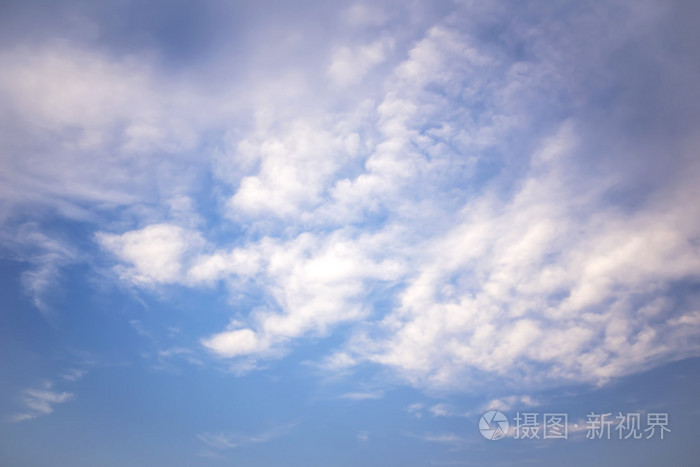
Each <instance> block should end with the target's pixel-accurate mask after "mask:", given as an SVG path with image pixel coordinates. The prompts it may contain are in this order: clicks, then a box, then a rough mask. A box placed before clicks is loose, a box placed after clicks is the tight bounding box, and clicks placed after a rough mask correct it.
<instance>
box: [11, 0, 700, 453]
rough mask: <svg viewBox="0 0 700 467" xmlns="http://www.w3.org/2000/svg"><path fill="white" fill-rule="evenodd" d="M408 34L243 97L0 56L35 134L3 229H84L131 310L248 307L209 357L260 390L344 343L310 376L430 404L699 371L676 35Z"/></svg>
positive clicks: (591, 19)
mask: <svg viewBox="0 0 700 467" xmlns="http://www.w3.org/2000/svg"><path fill="white" fill-rule="evenodd" d="M412 8H418V7H416V6H412V7H410V8H409V9H408V10H407V12H404V13H401V14H399V13H396V15H398V16H392V13H390V11H391V9H384V8H382V6H381V5H378V6H376V7H369V6H367V5H365V6H363V5H360V4H358V5H355V6H353V7H352V8H349V9H346V10H344V12H343V14H342V15H340V18H336V20H335V21H337V24H336V26H337V28H338V31H340V32H338V37H337V38H335V40H334V41H331V42H330V43H329V44H324V45H323V46H322V47H321V46H319V47H316V48H312V47H310V46H309V44H308V42H305V41H311V39H309V38H313V37H315V36H314V34H316V32H315V31H314V30H310V31H308V32H307V34H306V35H299V34H297V35H295V34H292V33H291V32H289V31H286V30H283V28H282V29H281V30H280V31H279V32H277V33H275V34H279V35H280V36H282V35H284V38H285V40H284V41H279V43H281V44H284V52H285V53H288V55H289V56H288V57H282V55H284V54H282V53H280V57H278V58H279V65H278V66H277V68H274V69H273V71H274V73H272V72H270V67H271V65H269V64H268V63H258V64H256V62H255V61H254V60H253V59H252V58H251V57H254V56H255V54H254V52H255V51H256V50H258V49H260V50H263V49H265V47H268V46H269V44H266V43H265V42H264V41H261V42H253V43H254V44H255V45H254V46H253V50H252V51H251V52H250V54H251V57H242V58H241V60H240V62H239V63H240V64H241V67H249V68H244V69H246V70H247V69H249V70H250V71H251V73H252V74H253V75H254V76H255V77H258V76H259V75H257V74H256V73H260V76H261V75H265V76H267V79H260V80H258V81H256V80H255V79H251V80H250V81H247V80H246V79H244V78H238V77H236V78H235V79H234V78H233V76H234V74H231V73H229V71H230V70H229V69H228V68H225V67H224V68H223V71H222V69H219V68H217V67H214V66H212V67H211V68H209V65H206V64H204V65H201V66H202V68H201V69H197V73H195V72H192V71H190V72H188V73H185V72H181V73H178V72H177V69H176V67H173V68H171V69H166V68H167V67H165V66H163V65H162V63H160V62H159V61H158V59H157V55H156V58H154V56H153V55H151V54H149V53H145V52H144V53H142V54H138V55H135V56H133V57H123V56H118V55H114V54H109V53H108V52H105V50H103V49H100V48H98V47H93V48H90V47H85V46H78V45H76V44H74V43H72V42H70V41H59V42H54V43H47V44H42V45H40V46H36V45H22V46H17V47H12V48H6V49H4V50H2V52H1V53H2V54H3V55H2V61H3V63H6V64H7V70H8V71H7V73H5V74H4V75H3V77H2V78H0V90H1V91H2V96H3V97H2V98H3V100H4V101H6V102H8V103H9V104H10V105H9V106H8V107H6V108H7V109H10V110H5V111H3V112H4V113H3V119H6V120H10V116H16V117H17V118H18V119H19V120H18V121H21V122H24V123H23V124H22V125H18V127H20V129H21V131H18V132H17V134H15V133H14V132H12V131H9V130H6V131H5V132H6V133H8V139H6V140H5V141H6V142H5V143H1V144H2V145H3V146H1V149H2V151H3V158H2V162H1V163H2V164H3V166H2V167H3V169H6V170H3V172H4V173H11V174H13V176H12V177H6V178H3V179H2V184H0V190H2V192H3V193H5V192H6V193H9V194H11V196H8V198H7V199H8V201H6V202H5V203H4V204H3V206H2V209H3V211H2V219H11V218H12V217H13V216H14V215H16V213H17V212H19V211H20V207H21V206H24V205H26V204H28V203H38V204H40V205H42V206H52V207H54V208H55V209H57V210H58V211H60V212H61V213H62V215H64V216H66V217H69V218H71V219H81V220H83V221H90V222H93V223H94V225H95V229H94V230H96V231H97V233H96V234H95V236H94V239H95V240H96V242H97V243H98V244H99V246H100V247H101V248H102V251H103V252H105V253H107V254H108V255H109V257H110V258H113V259H114V260H115V262H116V264H115V266H114V271H115V273H116V275H117V276H118V277H119V278H121V279H122V280H125V281H127V282H129V283H131V284H134V285H137V286H141V287H145V288H149V289H153V288H157V287H174V286H178V287H192V288H194V287H197V288H201V287H214V286H216V285H217V284H225V286H226V287H227V290H228V291H229V293H230V296H231V297H233V298H232V299H234V298H235V297H237V296H241V295H245V294H249V295H256V296H259V297H258V298H259V300H257V304H256V305H254V306H251V307H250V308H249V309H247V310H245V311H243V312H240V311H238V312H236V313H235V314H233V313H232V317H231V320H230V322H229V325H228V326H227V327H226V328H225V329H211V331H210V333H209V334H207V335H204V336H201V339H200V342H201V344H202V345H203V346H204V348H206V349H207V350H208V351H210V352H211V353H212V354H213V355H215V356H219V357H222V358H229V359H243V360H245V362H246V365H244V366H245V367H247V368H252V367H253V366H254V365H255V362H257V361H260V360H264V359H271V358H282V357H283V356H284V355H286V354H287V353H289V352H291V351H293V350H294V348H295V347H297V346H300V345H304V343H305V342H307V340H308V339H312V338H313V339H322V338H326V337H328V336H331V335H333V333H334V332H335V331H336V330H337V329H339V328H341V327H344V329H345V330H346V331H347V332H345V333H344V335H346V336H348V337H347V339H345V341H344V343H343V344H341V345H340V346H339V347H338V348H336V349H335V350H334V353H332V354H331V355H324V356H321V357H319V361H320V363H319V366H320V367H322V368H326V369H327V370H329V371H338V370H339V369H343V370H344V371H347V370H349V369H353V368H358V367H360V366H362V365H371V366H377V367H379V368H381V369H385V370H388V372H389V373H391V374H393V375H398V376H399V377H400V378H402V379H403V380H405V381H407V382H408V383H409V384H413V385H416V386H420V387H431V388H441V389H445V388H466V387H472V388H475V387H478V386H479V384H488V383H489V382H490V381H492V380H493V379H498V380H501V381H505V382H507V384H519V385H533V386H534V385H537V386H539V385H551V384H562V383H568V382H586V383H595V384H602V383H605V382H607V381H609V380H610V379H611V378H614V377H617V376H620V375H624V374H628V373H633V372H638V371H642V370H644V369H647V368H649V367H651V366H654V365H657V364H660V363H663V362H667V361H670V360H675V359H679V358H683V357H686V356H691V355H698V354H700V345H698V343H697V342H698V339H697V337H698V335H699V334H700V328H699V327H698V326H699V322H698V319H697V316H698V309H699V306H700V297H698V295H697V293H696V292H695V288H694V287H695V286H696V285H697V283H698V280H699V279H700V277H699V275H700V267H699V265H700V250H699V249H698V244H699V243H698V240H699V239H700V222H699V221H698V219H700V212H698V207H697V203H693V202H692V200H695V199H697V198H698V195H699V194H700V193H698V188H697V180H698V178H699V177H700V164H698V162H697V158H696V157H695V155H696V154H697V150H698V148H699V147H700V141H698V138H697V136H696V135H697V132H696V131H695V129H696V128H697V124H698V122H700V116H699V115H698V114H697V112H696V111H695V110H693V109H689V108H688V106H685V105H682V102H683V100H684V96H685V97H690V98H692V97H693V96H696V94H697V91H696V90H695V89H696V87H697V86H696V85H694V84H693V83H694V81H695V76H696V73H695V71H698V70H696V68H697V66H696V65H695V64H696V63H699V62H700V61H699V60H696V59H697V57H696V56H695V55H693V54H696V52H693V51H688V50H687V49H686V48H683V47H681V46H680V45H679V44H681V43H685V42H687V39H688V37H687V36H691V37H695V36H696V35H697V34H696V33H694V32H693V31H692V30H691V29H690V26H688V25H684V24H676V23H675V22H677V21H679V20H678V13H679V12H682V8H684V7H683V6H681V5H675V4H674V5H667V6H665V5H662V4H660V3H657V2H642V4H641V6H639V7H635V8H632V7H630V6H629V5H625V4H622V3H615V2H613V3H608V4H605V5H602V4H597V3H594V2H590V3H585V4H583V6H580V7H574V6H573V5H568V6H564V7H562V8H557V9H553V8H550V7H548V6H546V5H538V6H533V7H531V8H526V7H524V6H520V5H517V4H513V3H509V2H502V3H494V4H490V5H481V6H480V5H475V4H470V3H466V4H461V3H460V4H459V5H456V6H454V7H451V8H450V9H449V11H445V12H443V11H438V12H433V13H431V14H430V15H425V18H428V20H424V21H423V22H421V21H413V20H410V17H411V15H412V14H413V13H411V12H412V11H413V10H412ZM373 9H375V10H377V12H375V13H373V12H372V10H373ZM513 10H515V11H513ZM554 10H556V11H554ZM506 12H507V13H506ZM401 15H406V16H401ZM407 17H408V18H409V19H407ZM399 20H400V21H399ZM426 21H427V22H428V23H430V24H426ZM334 24H335V23H334ZM395 24H402V25H404V26H405V27H404V29H408V30H407V31H403V30H402V29H401V28H398V27H396V26H395ZM673 25H676V26H678V28H676V29H675V30H677V31H680V32H676V33H673V34H677V35H673V34H672V33H668V32H666V31H669V30H671V29H673V28H672V27H671V26H673ZM271 29H273V28H271ZM349 30H352V31H355V33H357V35H358V36H359V37H356V36H353V37H352V40H350V39H349V38H347V37H344V36H343V34H344V33H345V32H347V31H349ZM344 31H345V32H344ZM358 31H359V32H358ZM221 40H225V39H221ZM280 47H282V46H280ZM217 50H219V49H217ZM310 50H313V51H314V52H313V53H312V52H310ZM685 59H689V60H687V61H686V60H685ZM682 63H691V65H682ZM652 71H653V73H652V75H653V76H654V78H653V79H652V78H649V73H646V72H652ZM198 73H199V74H198ZM273 75H274V79H270V78H269V77H270V76H273ZM222 76H223V77H222ZM235 76H238V75H235ZM28 77H31V79H28ZM229 77H230V80H231V83H230V84H227V83H228V81H227V79H228V78H229ZM85 90H88V91H85ZM690 100H692V99H690ZM660 115H666V116H667V117H664V118H662V117H660ZM46 128H49V129H50V131H45V130H46ZM18 135H19V136H18ZM29 137H32V138H31V139H33V140H35V141H36V143H35V144H33V145H29V144H28V143H27V141H28V140H29V139H30V138H29ZM34 137H36V138H34ZM13 145H16V146H18V147H21V148H23V149H24V151H23V152H22V153H23V154H24V156H23V157H17V156H14V154H15V152H13V151H12V150H11V149H12V148H13V147H14V146H13ZM49 153H51V154H52V155H53V157H54V160H55V161H56V162H57V163H56V164H51V165H47V164H37V163H36V161H37V160H43V159H44V158H46V157H47V154H49ZM78 166H79V167H81V170H79V171H78V170H75V167H78ZM183 167H185V168H187V170H183ZM212 212H213V214H212ZM105 219H108V221H105ZM47 264H49V263H47ZM51 264H54V263H51ZM38 271H39V272H41V271H44V272H45V274H44V275H43V276H42V275H41V274H39V273H38V272H37V273H36V274H35V276H32V277H33V279H34V281H33V282H34V283H40V282H41V280H42V277H44V276H51V275H52V274H54V272H53V271H54V270H53V269H51V268H50V267H48V266H47V267H46V268H44V269H41V268H39V269H38ZM348 329H349V331H348ZM250 362H253V363H250ZM438 412H439V413H442V411H441V410H438V409H436V411H435V413H436V415H437V414H438ZM212 439H213V438H212ZM224 444H225V443H224Z"/></svg>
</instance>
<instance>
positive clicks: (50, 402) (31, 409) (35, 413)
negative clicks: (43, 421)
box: [13, 383, 74, 422]
mask: <svg viewBox="0 0 700 467" xmlns="http://www.w3.org/2000/svg"><path fill="white" fill-rule="evenodd" d="M51 387H52V384H51V383H47V384H45V385H44V387H43V388H41V389H26V390H24V391H23V394H22V402H23V403H24V405H25V406H26V408H27V411H26V412H24V413H20V414H17V415H15V416H14V417H13V420H14V421H17V422H21V421H24V420H31V419H33V418H36V417H39V416H41V415H48V414H50V413H51V412H53V410H54V406H55V405H56V404H63V403H64V402H68V401H69V400H71V399H73V397H74V394H73V393H70V392H55V391H52V390H51Z"/></svg>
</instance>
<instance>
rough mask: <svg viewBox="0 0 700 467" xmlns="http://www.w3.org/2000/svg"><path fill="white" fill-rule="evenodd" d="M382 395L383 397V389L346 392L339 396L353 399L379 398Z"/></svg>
mask: <svg viewBox="0 0 700 467" xmlns="http://www.w3.org/2000/svg"><path fill="white" fill-rule="evenodd" d="M382 397H384V391H372V392H348V393H345V394H342V395H341V396H340V398H341V399H350V400H355V401H363V400H373V399H381V398H382Z"/></svg>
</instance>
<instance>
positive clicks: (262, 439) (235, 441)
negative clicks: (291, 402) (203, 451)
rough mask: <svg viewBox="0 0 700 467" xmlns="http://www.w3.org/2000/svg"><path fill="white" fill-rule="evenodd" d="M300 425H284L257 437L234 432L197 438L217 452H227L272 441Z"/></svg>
mask: <svg viewBox="0 0 700 467" xmlns="http://www.w3.org/2000/svg"><path fill="white" fill-rule="evenodd" d="M297 425H298V423H289V424H283V425H280V426H277V427H274V428H271V429H269V430H267V431H263V432H261V433H258V434H256V435H252V436H251V435H244V434H241V433H233V432H219V433H200V434H198V435H197V438H198V439H199V440H200V441H201V442H203V443H204V444H206V445H207V446H208V447H210V448H212V449H215V450H217V451H225V450H229V449H234V448H238V447H243V446H247V445H250V444H260V443H266V442H268V441H271V440H273V439H275V438H279V437H282V436H285V435H287V434H288V433H290V432H291V431H292V430H293V429H294V428H295V427H296V426H297Z"/></svg>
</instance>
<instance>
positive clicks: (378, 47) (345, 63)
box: [327, 38, 394, 87]
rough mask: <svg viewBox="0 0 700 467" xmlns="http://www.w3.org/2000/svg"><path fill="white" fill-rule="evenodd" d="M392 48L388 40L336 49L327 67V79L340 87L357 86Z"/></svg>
mask: <svg viewBox="0 0 700 467" xmlns="http://www.w3.org/2000/svg"><path fill="white" fill-rule="evenodd" d="M393 47H394V43H393V41H392V40H391V39H388V38H385V39H380V40H378V41H375V42H373V43H371V44H367V45H362V46H356V47H347V46H343V47H337V48H336V49H335V51H334V52H333V58H332V61H331V64H330V65H329V66H328V70H327V74H328V77H329V78H330V79H331V81H332V82H333V83H334V84H335V85H337V86H340V87H344V86H349V85H352V84H357V83H358V82H360V80H361V79H362V78H363V77H364V76H365V75H366V74H367V73H368V72H369V71H370V70H371V69H372V68H374V67H375V66H377V65H379V64H380V63H382V62H383V61H384V60H385V58H386V54H387V53H389V52H390V51H391V49H392V48H393Z"/></svg>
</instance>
